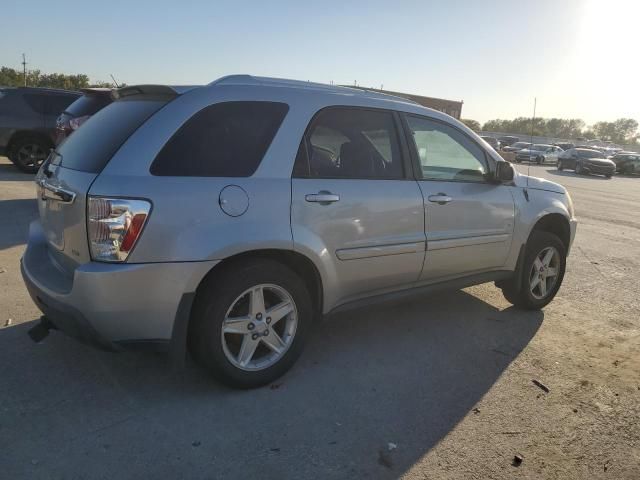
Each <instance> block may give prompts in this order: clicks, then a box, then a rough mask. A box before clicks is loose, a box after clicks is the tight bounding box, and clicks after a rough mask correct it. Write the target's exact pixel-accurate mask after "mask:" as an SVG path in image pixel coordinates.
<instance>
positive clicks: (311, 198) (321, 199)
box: [304, 192, 340, 203]
mask: <svg viewBox="0 0 640 480" xmlns="http://www.w3.org/2000/svg"><path fill="white" fill-rule="evenodd" d="M304 199H305V200H306V201H307V202H316V203H333V202H339V201H340V195H335V194H333V193H329V192H319V193H309V194H307V195H305V196H304Z"/></svg>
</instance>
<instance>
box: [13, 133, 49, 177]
mask: <svg viewBox="0 0 640 480" xmlns="http://www.w3.org/2000/svg"><path fill="white" fill-rule="evenodd" d="M52 147H53V145H52V144H51V142H48V141H47V140H46V139H43V138H41V137H37V136H33V135H29V136H24V137H21V138H19V139H18V140H17V141H16V142H15V143H14V144H13V146H12V147H11V152H10V155H9V157H10V160H11V161H12V162H13V164H14V165H15V166H16V167H18V169H19V170H20V171H22V172H25V173H38V170H39V169H40V166H41V165H42V164H43V163H44V161H45V160H46V159H47V156H48V155H49V149H51V148H52Z"/></svg>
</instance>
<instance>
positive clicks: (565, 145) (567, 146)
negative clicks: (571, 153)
mask: <svg viewBox="0 0 640 480" xmlns="http://www.w3.org/2000/svg"><path fill="white" fill-rule="evenodd" d="M553 145H554V146H556V147H560V148H561V149H562V150H563V151H564V150H569V149H571V148H575V147H576V146H575V145H574V144H573V143H554V144H553Z"/></svg>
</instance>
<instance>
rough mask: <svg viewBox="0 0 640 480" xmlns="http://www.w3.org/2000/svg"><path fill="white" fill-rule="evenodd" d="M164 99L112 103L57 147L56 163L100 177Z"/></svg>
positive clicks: (141, 97) (125, 100) (142, 97)
mask: <svg viewBox="0 0 640 480" xmlns="http://www.w3.org/2000/svg"><path fill="white" fill-rule="evenodd" d="M168 100H169V98H167V97H149V96H132V97H125V98H124V99H122V100H119V101H117V102H114V103H112V104H111V105H109V106H107V107H106V108H104V109H102V110H100V111H99V112H98V113H96V114H95V115H94V116H92V117H91V118H90V119H89V120H87V122H86V123H84V124H83V125H82V128H79V129H78V130H76V131H75V132H74V134H73V135H71V136H70V137H69V138H67V139H66V140H65V141H64V142H63V143H62V144H61V145H60V146H59V147H58V154H59V156H56V157H55V158H56V160H55V161H53V162H52V163H54V164H55V163H59V164H60V165H62V166H63V167H65V168H70V169H73V170H80V171H83V172H91V173H100V172H101V171H102V169H103V168H104V167H105V165H106V164H107V163H108V162H109V160H111V157H112V156H113V155H114V154H115V153H116V152H117V151H118V149H119V148H120V147H121V146H122V144H123V143H124V142H125V141H126V140H127V139H128V138H129V137H130V136H131V134H133V132H135V131H136V130H137V129H138V127H140V126H141V125H142V124H143V123H144V122H145V121H146V120H147V119H148V118H149V117H151V115H153V114H154V113H156V112H157V111H158V110H159V109H160V108H162V107H163V106H164V105H166V103H167V102H168Z"/></svg>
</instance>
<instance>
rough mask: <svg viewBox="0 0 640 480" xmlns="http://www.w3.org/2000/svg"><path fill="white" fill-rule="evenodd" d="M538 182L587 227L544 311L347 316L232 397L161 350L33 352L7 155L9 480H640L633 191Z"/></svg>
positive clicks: (432, 303)
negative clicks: (268, 381) (561, 189)
mask: <svg viewBox="0 0 640 480" xmlns="http://www.w3.org/2000/svg"><path fill="white" fill-rule="evenodd" d="M519 168H521V169H524V170H526V169H527V167H526V166H524V167H522V166H521V167H519ZM531 173H532V174H533V175H537V176H542V177H545V178H548V179H550V180H553V181H556V182H559V183H562V184H564V185H565V186H567V188H568V189H569V190H570V192H571V194H572V197H573V200H574V203H575V207H576V211H577V216H578V218H579V221H580V223H579V226H578V233H577V236H576V240H575V243H574V246H573V250H572V252H571V255H570V257H569V260H568V269H567V274H566V277H565V282H564V285H563V287H562V288H561V290H560V292H559V294H558V296H557V297H556V299H555V300H554V301H553V302H552V303H551V304H550V305H549V306H548V307H547V308H545V309H544V311H542V312H521V311H518V310H516V309H514V308H512V307H510V305H509V304H508V303H507V302H506V301H505V300H504V298H503V297H502V295H501V293H500V291H499V290H498V289H496V288H495V287H494V286H493V285H492V284H485V285H480V286H477V287H472V288H468V289H465V290H462V291H456V292H450V293H447V294H441V295H438V296H435V297H428V298H424V299H420V300H416V301H412V302H409V303H405V304H392V305H388V306H384V307H377V308H375V309H363V310H359V311H357V312H352V313H349V314H344V315H341V316H335V317H333V318H330V319H328V320H327V321H325V322H323V323H322V324H320V325H318V327H317V328H316V332H315V334H314V336H313V339H312V340H311V342H310V344H309V346H308V348H307V350H306V352H305V353H304V354H303V356H302V358H301V359H300V361H299V362H298V364H297V365H296V366H295V367H294V368H293V369H292V370H291V372H289V373H288V374H287V375H286V376H285V377H284V378H282V379H281V380H280V381H279V382H277V383H276V384H273V385H271V386H270V387H265V388H262V389H258V390H253V391H247V392H239V391H233V390H229V389H227V388H225V387H223V386H221V385H219V384H216V383H215V382H213V381H211V380H210V379H209V378H208V377H207V376H206V374H205V373H204V372H203V371H201V370H200V369H199V368H197V367H196V366H194V365H192V364H189V365H188V367H187V368H186V369H185V370H181V371H172V370H171V369H170V368H169V367H168V363H167V361H166V359H165V358H164V357H162V356H159V355H154V354H142V353H122V354H110V353H103V352H98V351H95V350H92V349H90V348H88V347H84V346H82V345H79V344H77V343H76V342H74V341H73V340H70V339H68V338H66V337H64V336H62V335H60V334H56V333H53V334H52V335H50V337H49V338H48V339H47V340H46V341H45V342H43V343H42V344H40V345H35V344H33V343H32V342H31V341H30V340H29V339H28V337H27V335H26V331H27V330H28V328H29V327H30V326H31V325H32V324H33V322H34V321H35V320H36V319H37V318H39V313H38V311H37V309H36V308H35V306H34V305H33V304H32V302H31V300H30V299H29V297H28V295H27V292H26V290H25V288H24V286H23V284H22V280H21V278H20V272H19V258H20V255H21V254H22V252H23V250H24V241H25V237H26V231H27V226H28V223H29V221H31V220H32V219H33V218H35V216H36V214H37V212H36V205H35V200H33V198H34V185H33V183H32V177H31V176H28V175H23V174H19V173H17V172H16V170H15V169H14V168H13V167H12V166H11V165H10V164H8V162H7V161H6V159H0V360H1V362H2V363H1V365H2V369H1V370H0V472H2V473H0V478H11V479H20V478H28V479H35V478H43V479H45V478H46V479H58V478H60V479H84V478H87V479H94V478H105V479H107V478H109V479H112V478H122V479H125V478H190V479H200V478H202V479H205V478H206V479H209V478H242V479H245V478H336V479H337V478H398V477H404V478H410V479H414V478H415V479H459V478H464V479H488V478H491V479H512V478H528V479H540V478H549V479H592V478H610V479H638V478H640V178H630V177H614V178H613V179H611V180H605V179H604V178H601V177H578V176H575V175H574V174H573V172H558V171H556V170H555V169H554V168H552V167H550V166H532V167H531ZM533 380H536V381H538V382H540V383H541V384H542V385H544V386H546V387H547V388H548V392H546V391H545V390H543V389H542V388H541V387H540V386H538V385H536V384H534V383H533ZM515 455H520V456H521V457H522V458H523V460H522V462H521V463H520V464H519V465H514V464H513V460H514V456H515Z"/></svg>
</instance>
